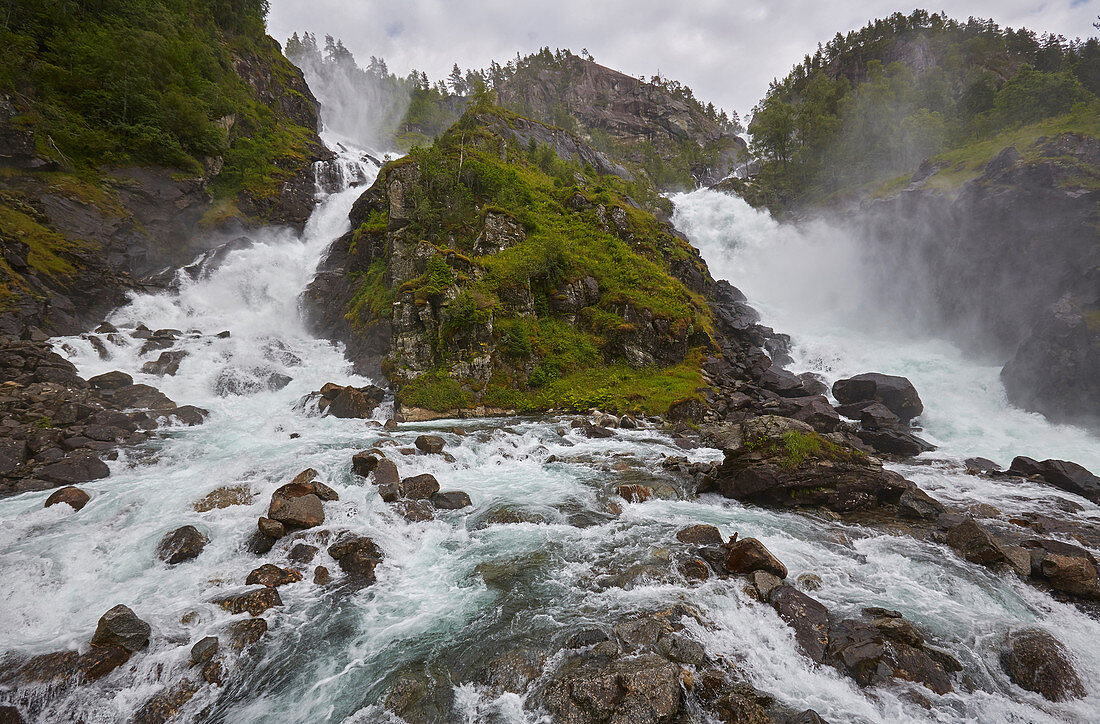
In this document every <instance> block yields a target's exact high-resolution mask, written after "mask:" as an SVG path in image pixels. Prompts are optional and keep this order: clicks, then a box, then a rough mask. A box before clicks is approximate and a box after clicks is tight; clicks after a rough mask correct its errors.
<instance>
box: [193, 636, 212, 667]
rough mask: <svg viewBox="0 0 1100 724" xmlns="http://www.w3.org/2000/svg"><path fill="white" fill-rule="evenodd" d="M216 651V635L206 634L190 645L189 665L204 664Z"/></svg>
mask: <svg viewBox="0 0 1100 724" xmlns="http://www.w3.org/2000/svg"><path fill="white" fill-rule="evenodd" d="M217 653H218V637H217V636H207V637H206V638H204V639H202V640H200V641H199V642H198V643H197V644H195V645H194V646H192V647H191V666H197V665H199V664H205V663H206V662H207V661H209V660H210V659H212V658H214V656H215V654H217Z"/></svg>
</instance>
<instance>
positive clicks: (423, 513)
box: [393, 500, 435, 523]
mask: <svg viewBox="0 0 1100 724" xmlns="http://www.w3.org/2000/svg"><path fill="white" fill-rule="evenodd" d="M393 509H394V510H395V511H397V514H398V515H400V516H401V517H402V518H404V519H405V520H407V521H409V522H410V523H423V522H424V521H426V520H432V519H433V518H435V514H434V512H433V508H432V506H431V504H430V503H429V502H428V501H426V500H398V501H397V502H395V503H394V504H393Z"/></svg>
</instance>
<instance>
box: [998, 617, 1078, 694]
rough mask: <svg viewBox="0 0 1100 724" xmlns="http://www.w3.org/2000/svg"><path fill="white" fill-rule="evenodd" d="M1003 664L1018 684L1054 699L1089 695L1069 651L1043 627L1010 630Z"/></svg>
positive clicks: (1009, 676) (1003, 653)
mask: <svg viewBox="0 0 1100 724" xmlns="http://www.w3.org/2000/svg"><path fill="white" fill-rule="evenodd" d="M1001 666H1002V667H1003V668H1004V670H1005V671H1006V672H1007V673H1008V678H1010V679H1012V681H1013V683H1015V684H1016V685H1017V686H1019V687H1021V688H1023V689H1027V690H1028V691H1034V692H1038V693H1039V694H1042V695H1043V696H1044V697H1046V698H1047V699H1049V700H1051V701H1065V700H1067V699H1080V698H1082V697H1083V696H1085V693H1086V692H1085V687H1084V686H1083V685H1082V683H1081V679H1080V678H1079V677H1078V676H1077V671H1076V669H1074V667H1073V664H1072V662H1071V661H1070V657H1069V653H1068V652H1067V651H1066V649H1065V647H1064V646H1062V644H1061V642H1059V641H1058V639H1056V638H1054V637H1053V636H1051V635H1050V634H1049V633H1047V632H1046V631H1044V630H1043V629H1040V628H1025V629H1021V630H1019V631H1013V632H1012V633H1010V634H1009V635H1008V637H1007V639H1006V641H1005V648H1004V651H1003V652H1002V653H1001Z"/></svg>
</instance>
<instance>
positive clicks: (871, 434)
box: [856, 427, 936, 458]
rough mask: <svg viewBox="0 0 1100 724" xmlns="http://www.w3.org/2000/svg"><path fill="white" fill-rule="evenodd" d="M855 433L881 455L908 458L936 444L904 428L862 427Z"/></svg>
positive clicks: (927, 450) (933, 447)
mask: <svg viewBox="0 0 1100 724" xmlns="http://www.w3.org/2000/svg"><path fill="white" fill-rule="evenodd" d="M856 434H857V435H858V436H859V439H860V440H861V441H863V443H864V444H866V445H869V446H871V447H872V448H874V450H875V452H878V453H882V454H883V455H898V456H901V457H907V458H910V457H916V456H917V455H920V454H921V453H923V452H931V451H932V450H935V449H936V446H935V445H933V444H932V443H930V442H928V441H927V440H923V439H921V438H919V437H917V436H916V435H914V434H913V433H911V432H907V431H905V430H891V429H888V428H879V427H873V428H864V429H862V430H860V431H859V432H858V433H856Z"/></svg>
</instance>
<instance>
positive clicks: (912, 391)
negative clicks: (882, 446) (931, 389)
mask: <svg viewBox="0 0 1100 724" xmlns="http://www.w3.org/2000/svg"><path fill="white" fill-rule="evenodd" d="M833 397H835V398H836V399H837V401H838V402H840V403H841V404H851V403H854V402H863V401H865V400H872V401H875V402H880V403H882V404H883V405H884V406H885V407H886V408H887V409H888V410H890V412H892V413H894V414H895V415H897V417H898V418H899V419H900V420H901V422H902V423H906V424H908V422H909V421H910V420H912V419H913V418H914V417H917V416H918V415H920V414H921V413H922V412H924V404H923V403H922V402H921V399H920V395H918V394H917V390H916V388H915V387H913V383H912V382H910V381H909V380H907V379H906V378H904V377H898V376H896V375H884V374H879V373H877V372H868V373H865V374H861V375H856V376H855V377H851V378H848V379H844V380H837V381H836V382H834V383H833Z"/></svg>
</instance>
